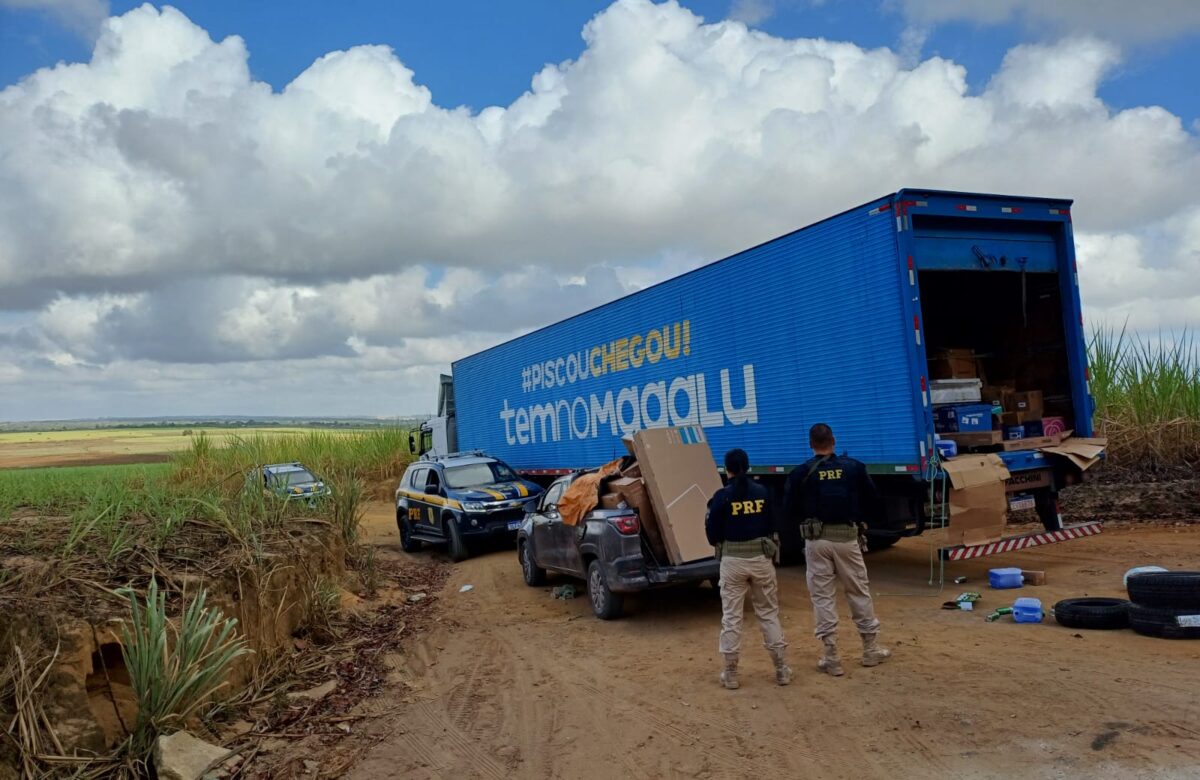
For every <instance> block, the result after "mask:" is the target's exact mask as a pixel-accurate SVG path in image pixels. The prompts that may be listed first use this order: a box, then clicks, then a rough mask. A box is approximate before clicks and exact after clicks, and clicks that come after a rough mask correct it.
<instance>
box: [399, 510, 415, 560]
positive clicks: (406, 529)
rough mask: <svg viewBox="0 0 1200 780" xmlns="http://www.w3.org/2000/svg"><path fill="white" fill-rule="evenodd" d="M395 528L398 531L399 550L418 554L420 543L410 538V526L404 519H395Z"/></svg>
mask: <svg viewBox="0 0 1200 780" xmlns="http://www.w3.org/2000/svg"><path fill="white" fill-rule="evenodd" d="M396 527H397V528H398V529H399V530H400V549H401V550H404V552H406V553H415V552H420V550H421V542H420V541H419V540H417V539H414V538H412V524H411V523H409V522H408V520H407V519H406V518H402V517H397V518H396Z"/></svg>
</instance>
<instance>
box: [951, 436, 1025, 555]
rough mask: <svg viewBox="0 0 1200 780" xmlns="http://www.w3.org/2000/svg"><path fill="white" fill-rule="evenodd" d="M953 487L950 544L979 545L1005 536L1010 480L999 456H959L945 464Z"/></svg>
mask: <svg viewBox="0 0 1200 780" xmlns="http://www.w3.org/2000/svg"><path fill="white" fill-rule="evenodd" d="M942 470H943V471H945V472H946V476H947V477H949V479H950V485H951V487H952V489H951V491H950V495H949V497H948V503H949V505H950V525H949V527H948V528H947V540H946V542H947V544H949V545H960V544H961V545H976V544H986V543H987V542H994V541H997V540H999V539H1000V538H1001V537H1003V536H1004V528H1005V526H1006V525H1007V523H1008V499H1007V498H1006V496H1005V490H1004V483H1005V481H1006V480H1007V479H1008V478H1009V477H1010V476H1011V475H1010V474H1009V472H1008V469H1007V468H1005V466H1004V461H1002V460H1000V456H998V455H991V454H989V455H960V456H958V457H957V458H951V459H950V460H947V461H945V462H943V463H942Z"/></svg>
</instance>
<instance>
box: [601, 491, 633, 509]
mask: <svg viewBox="0 0 1200 780" xmlns="http://www.w3.org/2000/svg"><path fill="white" fill-rule="evenodd" d="M600 506H601V508H603V509H625V508H626V507H627V506H628V504H626V503H625V499H623V498H621V496H620V494H619V493H605V494H604V495H602V496H600Z"/></svg>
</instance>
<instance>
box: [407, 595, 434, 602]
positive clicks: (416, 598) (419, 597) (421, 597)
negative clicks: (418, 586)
mask: <svg viewBox="0 0 1200 780" xmlns="http://www.w3.org/2000/svg"><path fill="white" fill-rule="evenodd" d="M428 595H429V594H427V593H414V594H412V595H411V596H409V597H408V603H409V604H416V603H417V602H418V601H423V600H424V599H425V597H426V596H428Z"/></svg>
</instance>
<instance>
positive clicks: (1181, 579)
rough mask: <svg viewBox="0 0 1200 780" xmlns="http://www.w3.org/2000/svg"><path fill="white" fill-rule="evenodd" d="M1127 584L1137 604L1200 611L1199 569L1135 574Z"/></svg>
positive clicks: (1130, 594)
mask: <svg viewBox="0 0 1200 780" xmlns="http://www.w3.org/2000/svg"><path fill="white" fill-rule="evenodd" d="M1126 587H1127V588H1128V589H1129V598H1130V600H1132V601H1133V602H1134V603H1135V604H1141V605H1142V606H1144V607H1163V608H1167V609H1194V610H1196V611H1197V612H1200V571H1163V572H1152V573H1148V574H1135V575H1133V576H1132V577H1130V578H1129V582H1128V583H1127V585H1126Z"/></svg>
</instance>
